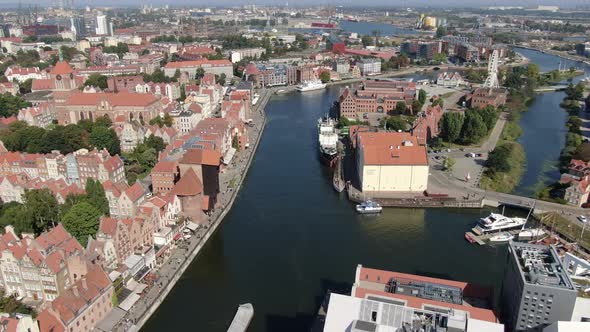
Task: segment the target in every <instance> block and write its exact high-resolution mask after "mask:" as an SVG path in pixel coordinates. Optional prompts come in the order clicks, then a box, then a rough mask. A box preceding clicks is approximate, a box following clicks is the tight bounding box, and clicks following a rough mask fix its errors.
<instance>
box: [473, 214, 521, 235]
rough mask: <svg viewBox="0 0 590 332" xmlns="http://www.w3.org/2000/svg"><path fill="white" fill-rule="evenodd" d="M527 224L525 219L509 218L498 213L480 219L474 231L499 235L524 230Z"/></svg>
mask: <svg viewBox="0 0 590 332" xmlns="http://www.w3.org/2000/svg"><path fill="white" fill-rule="evenodd" d="M525 224H526V219H524V218H509V217H506V216H504V215H501V214H498V213H492V214H490V215H489V216H487V217H485V218H481V219H479V222H478V223H477V226H475V228H474V231H476V232H477V233H480V234H489V233H499V232H504V231H511V230H515V229H522V228H523V227H524V225H525Z"/></svg>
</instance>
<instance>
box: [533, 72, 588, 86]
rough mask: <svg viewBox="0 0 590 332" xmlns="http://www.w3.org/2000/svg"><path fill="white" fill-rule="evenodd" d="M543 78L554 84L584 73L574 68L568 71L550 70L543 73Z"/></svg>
mask: <svg viewBox="0 0 590 332" xmlns="http://www.w3.org/2000/svg"><path fill="white" fill-rule="evenodd" d="M543 75H544V78H545V80H546V81H545V82H547V83H549V84H556V83H559V82H561V81H563V80H569V79H573V78H574V77H577V76H581V75H584V71H582V70H575V71H573V72H570V71H561V72H560V71H557V70H554V71H550V72H548V73H545V74H543Z"/></svg>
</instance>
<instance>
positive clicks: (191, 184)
mask: <svg viewBox="0 0 590 332" xmlns="http://www.w3.org/2000/svg"><path fill="white" fill-rule="evenodd" d="M202 192H203V184H202V183H201V181H200V180H199V177H198V176H197V174H196V173H195V171H194V170H193V169H192V168H189V169H188V170H187V171H186V172H185V173H184V175H183V176H182V177H181V178H180V180H178V182H177V183H176V185H175V186H174V189H173V190H172V193H173V194H175V195H178V196H196V195H198V194H200V193H202Z"/></svg>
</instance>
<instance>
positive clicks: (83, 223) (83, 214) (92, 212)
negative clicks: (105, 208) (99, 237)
mask: <svg viewBox="0 0 590 332" xmlns="http://www.w3.org/2000/svg"><path fill="white" fill-rule="evenodd" d="M100 216H101V212H100V211H99V210H98V209H97V208H96V207H94V206H92V205H91V204H90V203H88V202H80V203H78V204H76V205H74V206H72V208H71V209H70V210H69V211H68V212H67V213H66V214H64V215H63V217H62V224H63V226H64V227H65V229H66V230H67V231H68V232H70V234H72V235H73V236H74V237H75V238H76V239H78V242H80V244H81V245H82V246H83V247H86V244H87V243H88V237H89V236H93V235H95V234H96V232H97V231H98V224H99V218H100Z"/></svg>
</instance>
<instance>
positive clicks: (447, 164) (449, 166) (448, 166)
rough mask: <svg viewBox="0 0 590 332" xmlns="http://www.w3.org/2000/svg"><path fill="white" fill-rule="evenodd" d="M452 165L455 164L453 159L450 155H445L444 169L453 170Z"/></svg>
mask: <svg viewBox="0 0 590 332" xmlns="http://www.w3.org/2000/svg"><path fill="white" fill-rule="evenodd" d="M453 166H455V159H453V158H451V157H447V158H446V159H445V164H444V168H445V170H447V171H452V170H453Z"/></svg>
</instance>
